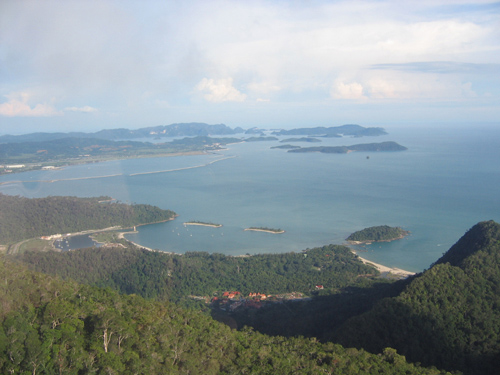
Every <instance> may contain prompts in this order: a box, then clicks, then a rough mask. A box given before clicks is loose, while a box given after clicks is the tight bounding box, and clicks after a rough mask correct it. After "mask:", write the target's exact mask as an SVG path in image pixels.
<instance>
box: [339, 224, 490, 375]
mask: <svg viewBox="0 0 500 375" xmlns="http://www.w3.org/2000/svg"><path fill="white" fill-rule="evenodd" d="M336 339H337V340H338V341H340V342H341V343H343V344H344V345H347V346H356V347H362V348H365V349H366V350H369V351H372V352H377V351H379V350H380V349H382V348H384V347H387V346H391V347H394V348H396V349H397V350H398V352H399V353H402V354H404V355H405V356H406V357H407V358H408V359H410V360H411V361H415V362H420V363H422V364H424V365H435V366H437V367H439V368H445V369H448V370H460V371H463V372H464V373H466V374H493V373H497V372H498V363H499V360H500V225H499V224H497V223H495V222H493V221H488V222H482V223H479V224H477V225H475V226H474V227H473V228H472V229H471V230H469V231H468V232H467V233H466V234H465V235H464V236H463V237H462V238H461V239H460V240H459V241H458V242H457V243H456V244H455V245H454V246H453V247H452V248H451V249H450V250H449V251H448V252H447V253H446V254H445V255H444V256H443V257H442V258H441V259H440V260H439V261H438V262H436V264H435V265H434V266H433V267H432V268H430V269H429V270H428V271H426V272H424V273H423V274H421V275H420V276H419V277H416V278H415V279H414V280H413V281H412V282H411V283H409V285H408V286H407V287H406V289H405V290H404V291H403V292H402V293H401V294H400V295H398V296H397V297H394V298H389V299H384V300H382V301H380V302H379V303H378V304H376V306H375V307H374V308H373V309H372V310H371V311H369V312H367V313H365V314H363V315H360V316H357V317H354V318H352V319H351V320H350V321H348V322H347V323H346V324H345V325H344V326H343V327H342V328H341V329H340V330H339V331H338V332H337V334H336Z"/></svg>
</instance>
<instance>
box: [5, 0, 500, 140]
mask: <svg viewBox="0 0 500 375" xmlns="http://www.w3.org/2000/svg"><path fill="white" fill-rule="evenodd" d="M181 122H206V123H209V124H218V123H224V124H226V125H228V126H230V127H236V126H240V127H243V128H245V129H246V128H251V127H259V128H285V129H289V128H295V127H312V126H338V125H342V124H347V123H351V124H352V123H355V124H360V125H363V126H415V125H416V126H418V124H424V123H425V124H459V123H468V124H476V123H491V124H498V126H500V2H495V1H488V0H469V1H462V0H418V1H412V0H405V1H401V0H367V1H343V0H339V1H334V0H331V1H326V0H324V1H321V0H303V1H299V0H295V1H294V0H290V1H285V0H275V1H258V0H255V1H237V0H235V1H223V0H222V1H219V0H202V1H190V0H183V1H168V0H161V1H160V0H158V1H155V0H144V1H139V0H136V1H127V0H85V1H84V0H79V1H73V0H59V1H51V0H44V1H28V0H0V134H23V133H29V132H38V131H44V132H49V131H50V132H52V131H63V132H69V131H89V132H90V131H97V130H101V129H113V128H129V129H137V128H142V127H148V126H156V125H168V124H172V123H181Z"/></svg>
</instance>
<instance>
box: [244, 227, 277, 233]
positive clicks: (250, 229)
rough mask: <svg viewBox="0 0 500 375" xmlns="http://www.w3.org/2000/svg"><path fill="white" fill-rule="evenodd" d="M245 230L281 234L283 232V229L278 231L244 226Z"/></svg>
mask: <svg viewBox="0 0 500 375" xmlns="http://www.w3.org/2000/svg"><path fill="white" fill-rule="evenodd" d="M244 230H245V231H253V232H266V233H272V234H282V233H285V231H284V230H280V231H275V230H267V229H259V228H245V229H244Z"/></svg>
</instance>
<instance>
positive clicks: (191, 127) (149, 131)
mask: <svg viewBox="0 0 500 375" xmlns="http://www.w3.org/2000/svg"><path fill="white" fill-rule="evenodd" d="M241 133H246V134H260V133H262V129H256V128H253V129H249V130H247V131H246V132H245V130H244V129H242V128H240V127H236V128H234V129H233V128H230V127H229V126H227V125H224V124H214V125H210V124H205V123H201V122H191V123H179V124H171V125H159V126H150V127H146V128H140V129H135V130H130V129H124V128H120V129H104V130H100V131H98V132H94V133H84V132H69V133H61V132H59V133H44V132H38V133H30V134H23V135H2V136H0V144H2V143H21V142H43V141H52V140H55V139H62V138H98V139H106V140H124V139H137V138H159V137H160V138H161V137H196V136H212V135H233V134H241ZM273 134H274V135H315V136H323V137H341V136H343V135H348V136H354V137H362V136H377V135H383V134H387V133H386V132H385V130H384V129H383V128H365V127H363V126H360V125H342V126H333V127H329V128H325V127H316V128H298V129H292V130H280V131H274V132H273Z"/></svg>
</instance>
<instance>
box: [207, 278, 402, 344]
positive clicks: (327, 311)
mask: <svg viewBox="0 0 500 375" xmlns="http://www.w3.org/2000/svg"><path fill="white" fill-rule="evenodd" d="M405 285H406V281H399V282H395V283H391V284H386V283H378V284H374V285H372V286H370V287H365V288H363V287H348V288H345V289H343V290H342V291H341V292H340V293H338V294H333V295H323V296H322V295H317V296H315V297H313V298H312V299H309V300H295V301H289V302H284V303H267V304H265V305H264V306H263V307H261V308H260V309H254V308H249V309H241V310H236V311H235V312H232V313H225V312H223V311H221V310H218V309H217V310H213V311H212V317H213V318H214V319H216V320H218V321H221V322H223V323H226V322H228V321H230V322H231V324H230V326H231V327H232V328H234V327H235V324H236V327H237V328H238V329H241V328H243V327H244V326H249V327H253V328H254V329H255V330H257V331H259V332H261V333H265V334H268V335H279V336H286V337H289V336H305V337H316V338H317V339H319V340H321V341H330V340H331V336H332V334H333V331H334V330H335V329H337V328H338V327H340V326H341V325H342V324H343V323H345V322H346V321H347V320H348V319H349V318H351V317H353V316H356V315H359V314H362V313H364V312H366V311H368V310H369V309H371V308H372V307H373V305H374V304H375V303H376V302H377V301H379V300H381V299H383V298H386V297H392V296H395V295H397V294H398V293H399V292H400V291H401V290H402V288H403V287H404V286H405ZM226 324H227V323H226Z"/></svg>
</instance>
